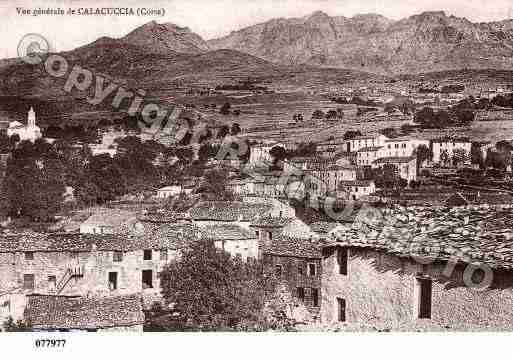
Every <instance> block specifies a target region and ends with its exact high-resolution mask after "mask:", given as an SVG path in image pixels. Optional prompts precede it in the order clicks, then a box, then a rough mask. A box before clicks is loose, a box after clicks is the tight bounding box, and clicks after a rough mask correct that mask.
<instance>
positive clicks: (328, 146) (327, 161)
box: [228, 134, 488, 200]
mask: <svg viewBox="0 0 513 359" xmlns="http://www.w3.org/2000/svg"><path fill="white" fill-rule="evenodd" d="M279 146H281V147H284V146H283V145H282V144H281V143H279V142H272V141H268V142H266V143H262V144H259V145H255V146H252V147H251V155H250V161H249V163H250V166H252V168H254V169H255V171H254V172H253V173H258V175H255V176H250V177H245V178H233V179H232V180H231V181H230V182H229V183H228V187H229V189H230V190H232V191H233V192H234V193H235V194H238V195H244V196H248V195H255V196H271V197H278V198H279V197H289V196H288V194H287V193H285V189H286V188H287V186H286V185H289V187H290V185H291V184H292V183H293V182H294V181H296V180H297V181H299V182H301V184H298V186H299V185H303V186H304V188H303V191H304V192H306V193H308V194H309V195H311V196H316V197H326V196H332V197H336V198H341V199H353V200H361V199H364V198H367V197H369V196H370V195H372V194H373V193H374V192H375V191H376V190H377V186H376V183H375V178H373V176H372V175H370V176H369V174H368V171H366V169H371V170H377V169H383V168H385V167H387V166H388V167H389V168H394V169H395V173H396V174H397V176H398V177H400V178H401V179H403V180H404V181H405V182H406V183H407V184H410V183H413V182H415V181H417V177H418V171H419V168H421V167H422V166H425V165H427V164H429V165H442V166H446V165H448V164H449V162H450V164H452V158H453V157H455V154H456V153H457V152H458V151H460V152H461V153H462V155H461V157H462V159H461V161H460V162H461V164H470V158H471V157H470V156H471V147H472V143H471V141H470V140H469V139H464V138H453V137H445V138H436V139H432V140H421V139H416V138H411V137H400V138H388V137H387V136H384V135H381V134H379V135H368V136H355V137H353V138H350V139H347V140H336V139H335V140H331V141H328V142H323V143H319V144H317V153H316V155H315V156H310V157H292V158H287V159H285V160H283V170H282V171H278V173H277V174H276V173H273V172H271V171H267V172H266V171H258V168H262V167H265V164H267V165H269V164H274V162H276V161H275V159H274V158H273V156H272V155H271V153H272V149H273V148H275V147H279ZM420 146H424V147H425V148H427V149H428V150H429V151H430V152H431V153H432V157H431V158H430V159H429V160H426V159H423V160H422V163H417V162H418V156H417V149H418V148H419V147H420ZM487 149H488V147H486V146H482V147H481V150H482V151H483V156H484V157H485V156H486V150H487ZM449 160H450V161H449ZM283 177H286V178H287V179H288V182H287V181H284V180H283ZM300 179H301V181H300ZM303 196H304V193H303Z"/></svg>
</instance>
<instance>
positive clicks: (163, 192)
mask: <svg viewBox="0 0 513 359" xmlns="http://www.w3.org/2000/svg"><path fill="white" fill-rule="evenodd" d="M180 193H182V186H181V185H179V184H175V185H171V186H166V187H162V188H159V189H158V190H157V194H156V196H155V197H157V198H159V199H166V198H170V197H175V196H178V195H179V194H180Z"/></svg>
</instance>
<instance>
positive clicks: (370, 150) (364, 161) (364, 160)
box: [356, 146, 383, 166]
mask: <svg viewBox="0 0 513 359" xmlns="http://www.w3.org/2000/svg"><path fill="white" fill-rule="evenodd" d="M382 149H383V146H374V147H361V148H359V149H358V151H356V164H357V165H358V166H370V165H371V164H372V162H374V161H375V160H377V159H378V158H380V157H381V150H382Z"/></svg>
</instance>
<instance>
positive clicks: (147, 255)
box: [143, 249, 152, 261]
mask: <svg viewBox="0 0 513 359" xmlns="http://www.w3.org/2000/svg"><path fill="white" fill-rule="evenodd" d="M151 255H152V250H151V249H145V250H144V254H143V258H144V260H145V261H151Z"/></svg>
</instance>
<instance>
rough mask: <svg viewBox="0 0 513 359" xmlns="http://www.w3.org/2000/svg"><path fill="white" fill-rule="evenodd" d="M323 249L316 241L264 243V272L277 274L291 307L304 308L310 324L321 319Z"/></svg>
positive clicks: (290, 239) (288, 239)
mask: <svg viewBox="0 0 513 359" xmlns="http://www.w3.org/2000/svg"><path fill="white" fill-rule="evenodd" d="M320 249H321V246H320V244H319V242H318V241H317V240H316V239H311V240H305V239H300V238H293V237H287V236H281V235H280V236H277V237H275V238H273V239H272V240H266V241H265V242H263V243H262V249H261V250H262V261H263V265H264V270H265V271H268V273H274V275H275V276H276V278H277V279H278V280H279V281H280V282H282V283H284V284H285V286H286V288H287V289H288V291H289V293H290V294H291V297H292V298H293V299H294V301H293V303H291V305H303V306H305V307H306V308H307V310H308V312H309V313H310V318H308V319H307V320H308V321H317V320H319V319H320V309H321V276H322V270H323V269H322V263H321V250H320Z"/></svg>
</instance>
